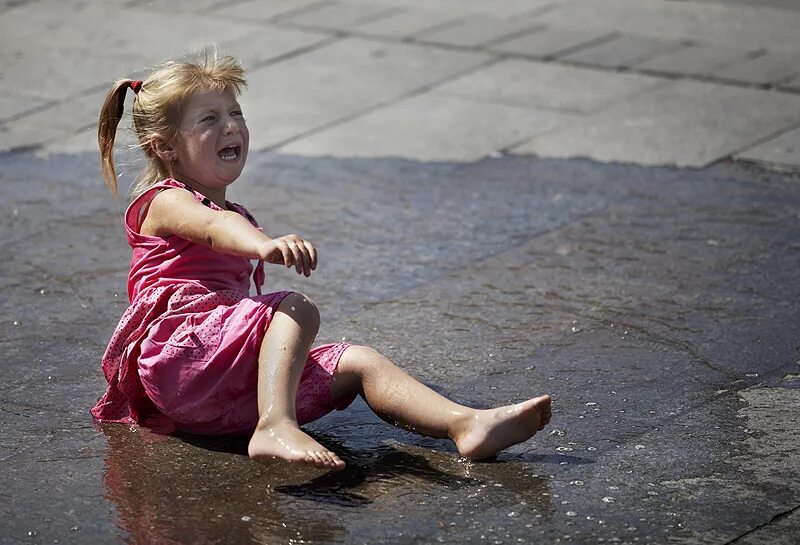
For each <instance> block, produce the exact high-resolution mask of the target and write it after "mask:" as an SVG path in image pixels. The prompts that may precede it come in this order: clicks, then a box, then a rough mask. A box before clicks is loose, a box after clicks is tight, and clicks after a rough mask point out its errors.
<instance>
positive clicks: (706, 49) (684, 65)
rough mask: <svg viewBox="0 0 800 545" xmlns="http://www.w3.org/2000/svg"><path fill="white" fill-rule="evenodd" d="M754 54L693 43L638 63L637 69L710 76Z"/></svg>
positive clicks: (741, 50)
mask: <svg viewBox="0 0 800 545" xmlns="http://www.w3.org/2000/svg"><path fill="white" fill-rule="evenodd" d="M752 55H753V52H752V51H745V50H743V49H733V48H730V47H718V46H714V45H710V44H692V45H690V46H688V47H685V48H683V49H679V50H678V51H675V52H674V53H667V54H664V55H659V56H657V57H655V58H653V59H651V60H649V61H647V62H644V63H641V64H637V65H636V69H637V70H652V71H655V72H663V73H666V74H675V75H689V76H700V77H708V76H710V75H711V74H712V73H714V72H715V71H717V70H720V69H722V68H725V67H727V66H729V65H731V64H734V63H737V62H742V61H744V60H746V59H748V58H750V57H751V56H752Z"/></svg>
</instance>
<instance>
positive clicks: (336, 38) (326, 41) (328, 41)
mask: <svg viewBox="0 0 800 545" xmlns="http://www.w3.org/2000/svg"><path fill="white" fill-rule="evenodd" d="M345 38H346V36H344V35H341V34H333V35H330V36H328V37H327V38H323V39H322V41H319V42H317V43H315V44H311V45H307V46H305V47H301V48H300V49H295V50H294V51H289V52H288V53H284V54H282V55H278V56H277V57H272V58H270V59H266V60H263V61H261V62H257V63H254V64H253V65H252V66H251V67H250V69H249V70H248V71H251V72H252V71H255V70H260V69H261V68H264V67H267V66H273V65H275V64H279V63H281V62H284V61H287V60H290V59H293V58H295V57H299V56H301V55H305V54H306V53H310V52H312V51H316V50H317V49H322V48H324V47H327V46H329V45H332V44H335V43H336V42H341V41H342V40H344V39H345Z"/></svg>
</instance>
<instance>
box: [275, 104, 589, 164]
mask: <svg viewBox="0 0 800 545" xmlns="http://www.w3.org/2000/svg"><path fill="white" fill-rule="evenodd" d="M572 120H574V116H570V115H568V114H564V113H556V112H552V111H543V110H539V111H537V110H533V109H530V108H525V109H521V108H515V107H511V106H505V105H500V104H489V103H477V102H474V101H466V100H463V99H459V98H454V97H447V96H441V95H431V94H426V95H422V96H416V97H413V98H409V99H405V100H402V101H400V102H397V103H394V104H391V105H389V106H385V107H383V108H380V109H379V110H376V111H373V112H370V113H367V114H365V115H362V116H359V117H358V118H356V119H354V120H352V121H349V122H346V123H342V124H340V125H337V126H335V127H333V128H330V129H327V130H324V131H321V132H317V133H315V134H313V135H311V136H308V137H306V138H302V139H300V140H296V141H294V142H292V143H291V144H289V145H288V146H284V147H282V148H279V151H280V152H281V153H287V154H292V155H301V156H333V157H402V158H406V159H414V160H419V161H468V162H469V161H477V160H479V159H481V158H483V157H486V156H488V155H490V154H491V153H493V152H495V151H496V150H499V149H503V148H506V147H507V146H510V145H512V144H514V143H516V142H519V141H521V140H524V139H526V138H528V137H529V135H532V134H540V133H542V132H544V131H547V130H551V129H553V128H555V127H558V126H560V125H562V124H564V123H565V122H569V121H572Z"/></svg>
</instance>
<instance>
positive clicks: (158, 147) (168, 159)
mask: <svg viewBox="0 0 800 545" xmlns="http://www.w3.org/2000/svg"><path fill="white" fill-rule="evenodd" d="M150 147H151V148H152V149H153V151H154V152H155V154H156V155H157V156H158V158H159V159H161V161H162V162H163V163H164V164H167V165H168V164H170V163H174V162H175V160H176V159H177V158H178V155H177V153H176V152H175V149H174V148H173V147H172V146H171V145H170V144H169V143H168V142H167V141H166V140H164V139H163V138H161V137H160V136H158V135H156V136H153V138H152V139H151V140H150Z"/></svg>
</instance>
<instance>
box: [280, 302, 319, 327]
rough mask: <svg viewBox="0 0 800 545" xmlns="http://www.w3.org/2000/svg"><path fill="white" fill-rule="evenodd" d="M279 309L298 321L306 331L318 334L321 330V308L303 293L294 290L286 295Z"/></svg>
mask: <svg viewBox="0 0 800 545" xmlns="http://www.w3.org/2000/svg"><path fill="white" fill-rule="evenodd" d="M278 310H279V311H280V312H283V313H284V314H286V315H287V316H289V317H291V318H292V319H293V320H294V321H295V322H297V324H298V325H299V326H300V329H302V330H303V331H304V332H306V333H309V334H313V335H316V334H317V332H318V331H319V323H320V319H319V309H318V308H317V305H315V304H314V302H313V301H312V300H311V299H310V298H308V297H306V296H305V295H303V294H302V293H296V292H292V293H290V294H289V295H287V296H286V297H284V298H283V300H282V301H281V304H280V305H278Z"/></svg>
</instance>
